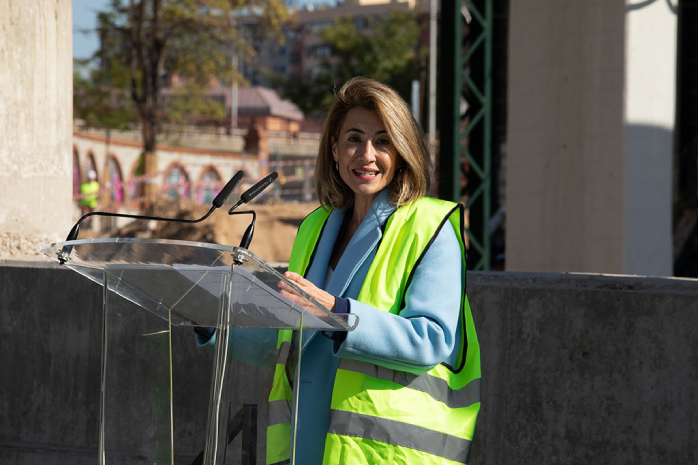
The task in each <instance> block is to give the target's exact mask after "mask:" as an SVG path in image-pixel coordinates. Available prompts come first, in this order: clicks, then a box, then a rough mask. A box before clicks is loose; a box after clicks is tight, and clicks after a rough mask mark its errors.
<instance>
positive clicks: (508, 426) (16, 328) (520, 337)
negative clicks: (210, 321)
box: [0, 262, 698, 465]
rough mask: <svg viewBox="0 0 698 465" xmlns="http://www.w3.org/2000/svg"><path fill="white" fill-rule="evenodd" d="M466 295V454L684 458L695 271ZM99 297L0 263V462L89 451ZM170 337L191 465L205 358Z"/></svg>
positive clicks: (548, 459) (696, 312)
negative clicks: (474, 390)
mask: <svg viewBox="0 0 698 465" xmlns="http://www.w3.org/2000/svg"><path fill="white" fill-rule="evenodd" d="M468 294H469V298H470V302H471V306H472V308H473V314H474V317H475V321H476V325H477V330H478V336H479V339H480V344H481V349H482V367H483V405H482V410H481V414H480V417H479V419H478V426H477V429H476V434H475V438H474V444H473V448H472V454H471V460H470V463H471V464H476V465H484V464H488V465H504V464H511V463H535V464H547V463H550V464H578V463H613V464H618V463H637V462H661V463H696V460H697V459H698V457H697V455H698V454H697V453H696V450H695V444H698V420H697V418H698V401H697V397H698V396H697V394H696V391H697V390H696V386H697V385H698V383H697V381H698V379H697V378H698V375H697V372H696V367H698V348H697V347H698V345H697V344H696V336H695V334H696V333H697V330H698V282H696V281H693V280H680V279H671V278H642V277H625V276H596V275H573V274H537V273H536V274H534V273H469V274H468ZM101 302H102V292H101V287H99V286H98V285H96V284H94V283H92V282H90V281H88V280H87V279H85V278H83V277H81V276H79V275H78V274H76V273H74V272H72V271H70V270H67V269H62V268H59V267H57V266H55V265H53V264H50V263H43V262H41V263H33V262H24V263H7V262H6V263H0V373H2V376H0V465H5V464H22V465H26V464H36V463H42V464H43V463H51V464H59V465H62V464H71V465H74V464H78V465H81V464H94V463H95V462H96V456H97V452H96V450H97V424H98V410H99V380H100V347H101V329H100V324H101V315H100V311H99V310H100V308H101ZM117 305H119V306H120V308H122V309H123V311H125V312H126V311H127V312H136V313H137V312H138V309H135V307H134V306H133V305H132V304H130V303H128V302H126V301H121V302H119V303H118V304H117ZM134 324H135V323H134ZM189 336H190V334H187V335H186V337H187V338H188V337H189ZM178 337H180V336H178ZM182 337H185V336H182ZM181 347H189V349H184V350H182V351H181V352H178V353H179V359H178V363H181V364H182V366H187V367H189V368H188V369H187V371H186V373H184V374H182V375H180V379H177V380H176V381H175V382H176V386H180V387H181V391H180V392H181V393H182V394H179V395H176V396H175V404H176V405H175V416H176V420H179V423H180V424H182V425H183V426H182V428H183V430H182V431H183V434H184V435H183V436H182V437H186V438H187V439H186V441H183V442H182V444H181V445H178V446H177V447H178V450H177V451H176V453H177V456H178V462H177V463H191V460H192V459H193V457H195V456H196V454H197V453H198V452H199V451H200V450H201V448H202V447H203V440H202V438H203V433H204V431H202V430H200V429H197V428H194V427H193V426H192V425H199V424H203V423H201V422H202V421H205V403H206V400H207V398H208V387H209V382H210V380H209V377H210V354H209V353H206V352H205V351H202V350H201V349H197V348H196V347H194V345H193V344H188V343H185V344H182V345H181ZM202 399H203V400H202ZM262 420H263V419H261V418H260V428H262V427H263V426H262V425H263V421H262ZM120 463H121V462H120ZM123 463H129V462H128V461H127V460H126V459H124V461H123ZM139 463H140V461H139ZM234 463H237V462H235V461H234ZM260 463H261V462H260Z"/></svg>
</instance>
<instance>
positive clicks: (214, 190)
mask: <svg viewBox="0 0 698 465" xmlns="http://www.w3.org/2000/svg"><path fill="white" fill-rule="evenodd" d="M223 185H224V183H223V176H221V172H220V170H219V169H218V168H216V167H215V166H214V165H206V166H204V168H203V169H202V170H201V176H199V181H198V182H197V183H196V202H197V203H200V204H210V203H211V202H212V201H213V198H214V197H215V196H216V194H218V192H219V191H220V190H221V189H222V188H223Z"/></svg>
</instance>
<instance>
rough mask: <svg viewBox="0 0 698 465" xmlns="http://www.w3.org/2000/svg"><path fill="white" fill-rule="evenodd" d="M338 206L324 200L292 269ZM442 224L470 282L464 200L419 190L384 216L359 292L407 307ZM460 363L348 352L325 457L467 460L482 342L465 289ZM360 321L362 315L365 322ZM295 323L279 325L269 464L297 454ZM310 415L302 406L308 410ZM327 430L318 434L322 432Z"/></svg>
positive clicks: (384, 305) (376, 303) (302, 231)
mask: <svg viewBox="0 0 698 465" xmlns="http://www.w3.org/2000/svg"><path fill="white" fill-rule="evenodd" d="M329 214H330V211H328V210H324V209H322V208H319V209H317V210H315V211H314V212H313V213H311V214H310V215H309V216H308V217H307V218H306V219H305V220H304V221H303V223H302V224H301V227H300V228H299V230H298V236H297V238H296V241H295V243H294V245H293V251H292V253H291V260H290V263H289V270H291V271H295V272H297V273H299V274H301V275H304V274H305V272H306V269H307V267H308V264H309V262H310V258H311V256H312V254H313V252H314V250H315V247H316V244H317V242H318V239H319V237H320V234H321V232H322V228H323V226H324V224H325V221H326V220H327V218H328V216H329ZM442 227H453V229H454V231H455V232H456V237H458V241H459V243H460V246H461V255H462V259H463V267H464V268H463V277H462V279H463V282H462V288H463V290H464V291H465V245H464V240H463V231H464V229H463V207H462V205H456V204H455V203H452V202H445V201H442V200H436V199H431V198H427V197H424V198H421V199H419V200H417V201H415V202H413V203H411V204H409V205H406V206H403V207H400V208H398V209H397V210H396V211H395V212H394V213H393V215H392V216H391V217H390V218H389V219H388V221H387V222H386V226H385V230H384V235H383V239H382V241H381V244H380V246H379V247H378V250H377V252H376V256H375V258H374V260H373V263H372V264H371V266H370V268H369V271H368V273H367V275H366V279H365V281H364V283H363V286H362V288H361V291H360V293H359V296H358V298H357V300H358V301H360V302H364V303H366V304H368V305H371V306H373V307H375V308H377V309H379V310H384V311H388V312H391V313H394V314H399V313H400V310H401V309H402V307H403V306H404V304H405V302H404V296H405V292H406V290H407V288H408V286H409V281H410V279H411V276H412V271H413V269H414V267H415V266H417V265H418V263H419V261H420V259H421V257H422V256H423V255H424V254H425V253H426V251H427V250H428V247H429V245H430V244H431V242H432V241H433V239H434V238H435V237H436V235H437V234H438V233H439V231H440V230H441V228H442ZM460 311H461V314H460V318H459V325H461V340H460V341H459V344H460V351H459V355H458V358H457V363H456V366H454V367H451V366H448V365H446V364H445V363H442V364H440V365H438V366H436V367H434V368H432V369H431V370H429V371H428V372H427V373H424V374H421V375H415V374H411V373H407V372H403V371H397V370H391V369H388V368H384V367H381V366H378V365H374V364H371V363H366V362H360V361H356V360H347V359H342V360H340V362H339V368H338V369H337V373H336V375H335V382H334V388H333V392H332V402H331V407H330V408H331V411H330V425H329V429H328V432H327V436H326V438H325V452H324V457H323V464H324V465H331V464H337V465H339V464H342V465H351V464H357V465H358V464H362V465H363V464H367V463H370V464H374V463H375V464H377V463H386V464H388V463H389V464H427V465H430V464H463V463H466V462H467V461H468V457H469V454H470V445H471V441H472V438H473V433H474V431H475V422H476V420H477V415H478V412H479V410H480V346H479V344H478V341H477V334H476V332H475V326H474V323H473V318H472V314H471V312H470V306H469V304H468V299H467V296H466V294H465V292H463V296H462V298H461V308H460ZM360 324H361V323H360V322H359V325H360ZM291 337H292V332H291V331H288V330H286V331H280V332H279V339H278V345H277V347H278V357H277V365H276V371H275V376H274V384H273V388H272V392H271V395H270V396H269V401H270V406H269V410H270V421H269V426H268V429H267V463H268V464H276V463H288V460H289V459H290V457H291V452H290V437H291V423H290V419H291V402H292V401H291V398H292V397H291V396H292V389H291V381H289V374H292V373H290V372H289V371H287V370H286V364H287V362H288V358H289V356H288V354H289V351H290V349H291V344H292V342H291ZM300 414H301V415H302V412H301V413H300ZM318 439H319V438H318Z"/></svg>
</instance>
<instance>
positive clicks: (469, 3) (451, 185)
mask: <svg viewBox="0 0 698 465" xmlns="http://www.w3.org/2000/svg"><path fill="white" fill-rule="evenodd" d="M493 2H494V0H463V1H460V0H443V2H442V7H441V18H442V21H441V57H440V66H439V72H440V85H439V92H440V112H439V114H440V115H441V122H440V123H441V124H440V150H439V178H438V179H439V197H441V198H442V199H447V200H453V201H456V202H460V201H465V202H466V208H467V209H468V217H469V218H468V229H467V232H468V242H469V244H468V266H469V268H470V269H472V270H489V269H490V258H491V257H490V228H489V221H490V217H491V183H492V179H491V176H492V29H493V26H492V23H493ZM462 177H463V180H464V181H465V183H464V184H465V185H462V182H461V178H462Z"/></svg>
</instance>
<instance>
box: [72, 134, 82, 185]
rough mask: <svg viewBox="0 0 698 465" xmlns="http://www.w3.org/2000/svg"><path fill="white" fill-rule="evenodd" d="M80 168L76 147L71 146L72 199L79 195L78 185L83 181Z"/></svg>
mask: <svg viewBox="0 0 698 465" xmlns="http://www.w3.org/2000/svg"><path fill="white" fill-rule="evenodd" d="M80 166H81V164H80V152H78V148H77V146H75V145H73V197H74V196H76V195H79V194H80V184H82V180H83V177H82V171H81V169H80Z"/></svg>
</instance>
